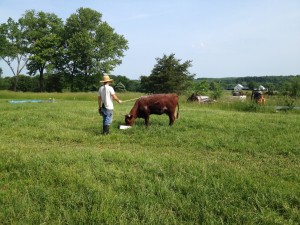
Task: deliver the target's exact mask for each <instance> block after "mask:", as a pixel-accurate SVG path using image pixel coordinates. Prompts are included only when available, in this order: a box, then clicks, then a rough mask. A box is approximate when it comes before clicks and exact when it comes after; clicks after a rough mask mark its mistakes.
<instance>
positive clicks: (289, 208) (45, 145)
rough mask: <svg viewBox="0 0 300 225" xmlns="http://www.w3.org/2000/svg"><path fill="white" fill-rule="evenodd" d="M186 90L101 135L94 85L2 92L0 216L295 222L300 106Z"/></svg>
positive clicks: (126, 107)
mask: <svg viewBox="0 0 300 225" xmlns="http://www.w3.org/2000/svg"><path fill="white" fill-rule="evenodd" d="M139 95H140V94H138V93H126V94H120V98H121V99H122V100H126V99H131V98H134V97H137V96H139ZM49 98H55V100H56V102H55V103H23V104H10V103H8V100H11V99H49ZM185 100H186V98H185V97H184V96H181V97H180V119H179V120H176V121H175V124H174V126H173V127H169V126H168V117H167V116H165V115H163V116H155V115H153V116H151V118H150V123H151V126H150V127H149V128H145V126H144V121H143V120H137V121H136V123H135V125H134V126H133V127H132V128H131V129H128V130H120V129H118V126H119V125H120V124H124V116H123V114H125V113H128V112H129V111H130V109H131V107H132V106H133V102H126V103H124V104H120V105H118V104H115V113H114V121H113V124H112V126H111V134H110V135H108V136H102V135H101V130H102V128H101V118H100V117H99V115H98V113H97V108H98V105H97V95H96V93H63V94H56V93H54V94H53V93H42V94H37V93H12V92H7V91H0V143H1V144H0V224H299V223H300V173H299V171H300V139H299V134H300V117H299V116H300V115H299V113H298V112H297V111H289V112H277V113H276V112H275V110H273V109H268V110H265V109H264V108H263V107H256V106H253V104H251V103H249V102H244V103H230V102H227V101H226V102H225V101H223V102H217V103H214V104H212V105H199V104H193V103H186V101H185ZM270 102H271V101H270ZM247 109H251V110H250V112H248V111H247Z"/></svg>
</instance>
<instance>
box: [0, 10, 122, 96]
mask: <svg viewBox="0 0 300 225" xmlns="http://www.w3.org/2000/svg"><path fill="white" fill-rule="evenodd" d="M127 49H128V41H127V40H126V39H125V37H124V36H123V35H119V34H117V33H116V32H115V31H114V29H113V28H112V27H111V26H109V24H108V23H107V22H105V21H102V14H101V13H99V12H97V11H95V10H92V9H89V8H79V9H78V10H77V11H76V12H75V13H73V14H71V15H70V16H69V17H68V18H67V19H66V22H63V21H62V19H61V18H59V17H58V16H57V15H55V14H54V13H45V12H42V11H40V12H36V11H35V10H28V11H26V12H25V13H24V15H23V16H22V17H21V18H19V19H18V21H14V20H13V19H12V18H9V19H8V20H7V22H6V23H3V24H1V26H0V58H1V59H2V60H3V61H4V62H6V64H7V65H8V66H9V68H10V69H11V71H12V73H13V75H14V87H13V89H14V90H15V91H16V90H17V87H18V82H19V79H20V78H21V79H22V78H23V79H25V78H24V77H21V76H20V75H21V72H22V70H23V69H24V68H26V69H27V71H28V74H29V75H30V76H37V77H38V78H37V81H38V89H39V91H45V90H46V86H45V76H47V82H48V84H47V85H48V86H49V85H50V86H51V83H52V82H57V85H58V86H59V84H60V83H63V84H64V85H66V86H67V87H66V88H69V89H70V90H71V91H76V90H78V91H86V90H88V89H90V88H92V87H91V86H93V85H94V84H95V82H96V81H98V80H99V79H100V77H101V75H102V74H103V73H108V72H110V71H112V70H113V69H114V68H115V67H116V66H117V65H119V64H121V62H122V60H121V59H122V57H123V56H124V51H126V50H127ZM33 82H35V79H34V81H33Z"/></svg>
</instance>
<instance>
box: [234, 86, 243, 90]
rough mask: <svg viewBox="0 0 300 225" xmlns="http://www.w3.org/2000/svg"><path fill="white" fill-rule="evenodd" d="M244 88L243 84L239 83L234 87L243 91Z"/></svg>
mask: <svg viewBox="0 0 300 225" xmlns="http://www.w3.org/2000/svg"><path fill="white" fill-rule="evenodd" d="M243 88H244V86H243V85H241V84H238V85H236V86H235V87H234V90H235V91H241V90H243Z"/></svg>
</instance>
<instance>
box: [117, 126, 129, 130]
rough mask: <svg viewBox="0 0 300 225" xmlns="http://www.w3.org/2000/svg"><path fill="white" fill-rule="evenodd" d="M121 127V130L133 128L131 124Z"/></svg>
mask: <svg viewBox="0 0 300 225" xmlns="http://www.w3.org/2000/svg"><path fill="white" fill-rule="evenodd" d="M119 128H120V129H121V130H126V129H128V128H131V126H126V125H120V126H119Z"/></svg>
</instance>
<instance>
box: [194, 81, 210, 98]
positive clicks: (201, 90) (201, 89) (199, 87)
mask: <svg viewBox="0 0 300 225" xmlns="http://www.w3.org/2000/svg"><path fill="white" fill-rule="evenodd" d="M195 86H196V87H195V90H196V93H197V94H200V95H207V94H208V92H209V84H208V82H207V81H206V80H201V81H200V82H197V83H196V85H195Z"/></svg>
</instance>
